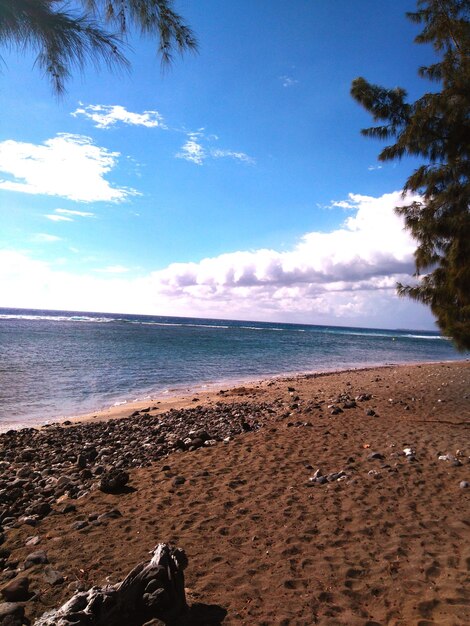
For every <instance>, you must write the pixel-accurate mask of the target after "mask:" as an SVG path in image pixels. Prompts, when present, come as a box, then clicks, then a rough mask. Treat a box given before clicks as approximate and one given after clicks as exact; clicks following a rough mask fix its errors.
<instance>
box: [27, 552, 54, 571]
mask: <svg viewBox="0 0 470 626" xmlns="http://www.w3.org/2000/svg"><path fill="white" fill-rule="evenodd" d="M44 563H49V559H48V558H47V554H46V553H45V552H44V550H38V551H37V552H31V554H28V556H27V557H26V559H25V562H24V568H25V569H28V568H30V567H33V565H43V564H44Z"/></svg>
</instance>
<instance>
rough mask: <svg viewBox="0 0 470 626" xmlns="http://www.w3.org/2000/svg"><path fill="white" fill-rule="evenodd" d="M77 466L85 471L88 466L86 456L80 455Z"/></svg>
mask: <svg viewBox="0 0 470 626" xmlns="http://www.w3.org/2000/svg"><path fill="white" fill-rule="evenodd" d="M77 465H78V468H79V469H85V467H86V465H87V458H86V456H85V455H84V454H79V455H78V457H77Z"/></svg>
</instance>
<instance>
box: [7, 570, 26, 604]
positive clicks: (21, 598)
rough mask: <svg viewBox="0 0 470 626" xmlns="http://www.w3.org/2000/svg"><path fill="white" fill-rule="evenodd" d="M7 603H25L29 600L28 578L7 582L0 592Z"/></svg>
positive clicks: (23, 577)
mask: <svg viewBox="0 0 470 626" xmlns="http://www.w3.org/2000/svg"><path fill="white" fill-rule="evenodd" d="M0 593H1V594H2V596H3V597H4V598H5V600H6V601H7V602H26V601H27V600H29V599H30V598H31V593H30V591H29V578H27V577H26V576H22V577H21V578H15V579H14V580H12V581H11V582H9V583H8V584H7V585H5V587H3V589H2V590H1V591H0Z"/></svg>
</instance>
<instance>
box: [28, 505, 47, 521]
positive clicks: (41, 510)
mask: <svg viewBox="0 0 470 626" xmlns="http://www.w3.org/2000/svg"><path fill="white" fill-rule="evenodd" d="M29 512H30V513H31V514H32V515H38V516H39V517H46V515H49V513H50V512H51V505H50V504H49V502H38V503H37V504H33V505H32V506H31V507H30V509H29Z"/></svg>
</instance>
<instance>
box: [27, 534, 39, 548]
mask: <svg viewBox="0 0 470 626" xmlns="http://www.w3.org/2000/svg"><path fill="white" fill-rule="evenodd" d="M40 541H41V537H39V535H35V536H34V537H28V539H26V543H25V544H24V545H25V546H37V545H38V543H39V542H40Z"/></svg>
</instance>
